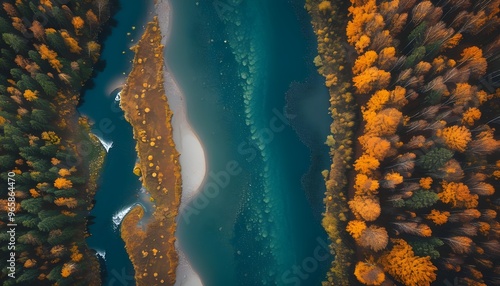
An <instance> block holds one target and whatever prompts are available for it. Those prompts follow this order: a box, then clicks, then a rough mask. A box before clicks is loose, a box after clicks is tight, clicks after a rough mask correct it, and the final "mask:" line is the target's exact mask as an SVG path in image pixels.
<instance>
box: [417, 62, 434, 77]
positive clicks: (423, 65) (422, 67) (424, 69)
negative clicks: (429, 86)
mask: <svg viewBox="0 0 500 286" xmlns="http://www.w3.org/2000/svg"><path fill="white" fill-rule="evenodd" d="M431 68H432V65H431V64H430V63H428V62H419V63H418V64H417V65H416V66H415V71H414V72H415V74H416V75H425V74H426V73H428V72H429V71H430V70H431Z"/></svg>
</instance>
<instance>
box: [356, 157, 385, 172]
mask: <svg viewBox="0 0 500 286" xmlns="http://www.w3.org/2000/svg"><path fill="white" fill-rule="evenodd" d="M379 166H380V162H379V161H378V160H377V159H376V158H373V157H372V156H370V155H366V154H365V155H362V156H361V157H359V158H358V159H357V160H356V162H355V163H354V170H356V171H358V172H360V173H362V174H370V173H371V172H372V171H373V170H376V169H377V168H378V167H379Z"/></svg>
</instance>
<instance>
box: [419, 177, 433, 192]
mask: <svg viewBox="0 0 500 286" xmlns="http://www.w3.org/2000/svg"><path fill="white" fill-rule="evenodd" d="M419 184H420V187H421V188H422V189H424V190H429V189H430V188H431V185H432V178H431V177H425V178H421V179H420V181H419Z"/></svg>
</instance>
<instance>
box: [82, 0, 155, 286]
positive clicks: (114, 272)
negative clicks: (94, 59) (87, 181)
mask: <svg viewBox="0 0 500 286" xmlns="http://www.w3.org/2000/svg"><path fill="white" fill-rule="evenodd" d="M117 2H118V1H117ZM151 2H152V1H142V0H127V1H119V3H120V5H121V7H120V8H119V10H117V11H116V14H115V16H114V17H113V20H111V22H110V23H111V27H110V31H111V33H110V34H109V35H107V37H106V38H105V41H104V47H103V51H102V56H101V60H102V61H103V63H104V68H102V69H101V70H100V71H98V72H97V73H96V75H95V77H94V79H93V81H92V82H91V83H89V84H88V85H87V87H86V89H85V92H84V94H83V103H82V104H81V106H80V107H79V108H78V110H79V112H80V113H82V114H83V115H87V116H88V117H89V118H90V119H91V120H92V121H93V122H94V123H95V124H94V126H93V133H94V134H96V135H98V136H99V137H100V138H102V139H104V140H105V141H108V142H113V146H112V148H111V149H110V150H109V153H108V155H107V157H106V160H105V164H104V166H103V170H102V173H101V176H100V179H99V182H100V184H99V188H98V191H97V194H96V196H95V200H96V203H95V206H94V209H93V210H92V212H91V215H92V216H94V217H95V218H94V219H93V222H94V224H92V225H90V233H91V236H90V237H89V238H88V239H87V242H88V244H89V246H90V247H91V248H93V249H95V250H96V251H98V252H99V253H101V254H103V253H106V255H105V265H106V269H104V271H105V272H106V273H107V275H106V277H105V279H104V280H103V285H133V284H134V281H133V276H134V270H133V267H132V264H131V262H130V260H129V258H128V256H127V253H126V251H125V248H124V246H125V245H124V242H123V241H122V239H121V238H120V233H119V229H118V227H117V225H116V223H117V221H116V222H113V217H115V220H117V218H116V215H117V214H118V213H119V212H120V211H122V210H123V209H126V208H127V207H129V206H131V205H133V204H135V203H137V202H141V198H138V197H137V193H138V192H139V190H140V187H141V184H140V182H139V180H138V178H137V177H136V176H135V175H133V173H132V169H133V167H134V164H135V160H136V153H135V150H134V147H135V141H134V139H133V138H132V128H131V126H130V124H129V123H128V122H126V121H125V119H124V118H123V112H122V111H121V109H120V107H119V105H118V102H117V101H115V96H116V94H117V92H118V90H115V88H118V87H119V83H120V80H123V79H124V78H125V75H124V74H123V73H127V72H128V71H130V69H131V62H130V61H131V60H132V58H133V53H132V52H131V51H129V48H130V46H131V45H132V44H133V42H132V39H138V38H139V37H140V36H141V34H142V32H143V28H142V27H143V25H144V23H145V22H146V21H147V19H148V17H149V16H150V15H149V8H150V7H148V6H150V4H149V5H145V4H144V3H151ZM134 26H135V27H136V29H133V28H132V27H134ZM127 33H130V35H127ZM123 51H125V54H123V53H122V52H123Z"/></svg>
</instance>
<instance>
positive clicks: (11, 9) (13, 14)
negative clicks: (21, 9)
mask: <svg viewBox="0 0 500 286" xmlns="http://www.w3.org/2000/svg"><path fill="white" fill-rule="evenodd" d="M2 5H3V9H4V10H5V12H7V15H9V16H10V17H17V10H16V8H15V7H14V6H13V5H12V4H10V3H7V2H4V3H3V4H2Z"/></svg>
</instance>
